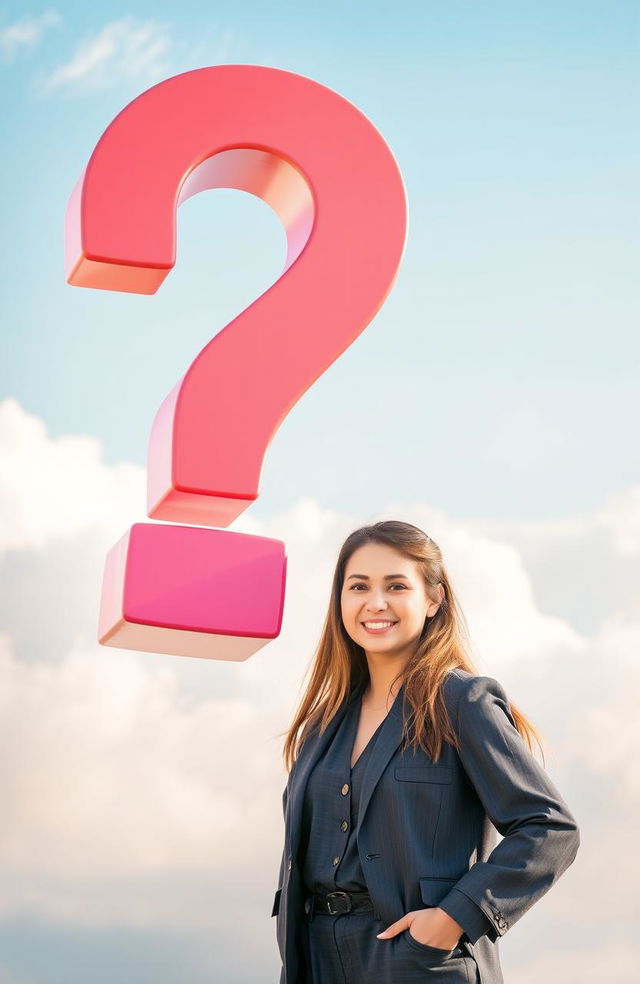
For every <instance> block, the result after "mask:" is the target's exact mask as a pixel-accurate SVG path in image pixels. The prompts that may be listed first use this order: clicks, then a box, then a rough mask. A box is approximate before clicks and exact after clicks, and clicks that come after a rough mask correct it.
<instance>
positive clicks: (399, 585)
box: [349, 581, 407, 591]
mask: <svg viewBox="0 0 640 984" xmlns="http://www.w3.org/2000/svg"><path fill="white" fill-rule="evenodd" d="M389 587H390V588H402V589H403V591H406V590H407V588H406V585H405V584H400V582H399V581H398V582H397V583H396V584H390V585H389ZM356 588H366V584H354V585H352V587H351V588H350V589H349V590H350V591H355V589H356Z"/></svg>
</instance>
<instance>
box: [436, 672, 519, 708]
mask: <svg viewBox="0 0 640 984" xmlns="http://www.w3.org/2000/svg"><path fill="white" fill-rule="evenodd" d="M442 692H443V695H444V698H445V701H446V703H447V706H448V707H450V708H451V710H455V709H456V708H457V707H458V706H459V705H460V704H461V703H463V704H468V703H475V702H477V701H479V700H480V701H481V700H482V699H483V698H486V697H490V698H493V697H498V698H500V699H501V700H503V701H506V700H507V695H506V693H505V690H504V687H503V686H502V684H501V683H500V682H499V680H496V678H495V677H492V676H486V675H484V674H480V673H471V672H470V671H469V670H465V669H463V668H462V667H461V666H455V667H453V668H452V669H450V670H449V672H448V674H447V676H446V677H445V680H444V683H443V684H442Z"/></svg>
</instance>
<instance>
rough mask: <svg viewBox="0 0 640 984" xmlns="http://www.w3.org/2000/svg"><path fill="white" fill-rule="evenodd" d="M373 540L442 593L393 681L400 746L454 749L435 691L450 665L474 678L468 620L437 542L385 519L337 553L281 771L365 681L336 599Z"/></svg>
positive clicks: (432, 751)
mask: <svg viewBox="0 0 640 984" xmlns="http://www.w3.org/2000/svg"><path fill="white" fill-rule="evenodd" d="M371 542H373V543H381V544H385V545H387V546H390V547H393V548H394V549H395V550H397V551H398V552H399V553H401V554H403V555H404V556H405V557H408V558H409V559H411V560H413V561H415V562H416V565H417V569H418V571H419V573H421V574H422V577H423V578H424V585H425V590H426V592H427V595H428V597H429V598H431V600H432V601H437V600H438V596H437V593H436V590H435V589H436V587H437V585H438V583H440V584H441V585H442V588H443V591H444V598H443V600H442V602H441V603H440V606H439V608H438V610H437V612H436V613H435V615H433V616H432V617H431V618H426V619H425V623H424V628H423V631H422V635H421V636H420V641H419V643H418V646H417V648H416V651H415V653H414V654H413V656H412V657H411V658H410V659H409V661H408V663H407V664H406V666H405V667H404V668H403V670H402V671H401V673H399V674H398V675H397V676H396V677H395V679H394V682H395V680H397V679H398V678H399V677H400V676H403V675H404V677H405V686H404V692H405V697H406V700H407V701H408V704H409V707H410V714H409V718H408V720H407V721H406V722H405V727H404V729H403V747H405V748H406V747H407V745H408V744H409V743H411V744H412V745H414V746H416V745H418V744H419V745H420V746H421V747H422V748H423V749H424V750H425V752H426V753H427V754H428V755H429V756H430V757H431V758H432V759H433V760H434V761H435V762H437V761H438V759H439V757H440V753H441V750H442V743H443V741H448V742H449V743H450V744H452V745H453V746H454V747H455V748H456V749H459V748H460V743H459V740H458V736H457V735H456V734H455V733H454V730H453V727H452V725H451V722H450V720H449V715H448V714H447V710H446V706H445V702H444V698H443V695H442V693H441V689H442V684H443V682H444V679H445V677H446V676H447V673H448V672H449V671H450V670H451V669H453V668H455V667H459V668H461V669H463V670H466V671H467V672H469V673H472V674H474V675H478V671H477V670H476V668H475V667H474V666H473V664H472V662H471V660H470V658H469V656H468V650H467V648H466V647H465V643H467V644H468V641H469V633H468V630H467V625H466V621H465V618H464V615H463V613H462V610H461V608H460V605H459V604H458V601H457V599H456V596H455V593H454V591H453V588H452V586H451V582H450V580H449V576H448V574H447V571H446V569H445V566H444V563H443V560H442V553H441V551H440V548H439V546H438V544H437V543H436V542H435V541H434V540H432V539H431V537H430V536H427V534H426V533H424V532H423V531H422V530H421V529H419V528H418V527H417V526H412V525H411V524H410V523H403V522H399V521H396V520H385V521H382V522H379V523H374V524H373V525H371V526H362V527H360V528H359V529H357V530H354V531H353V533H350V534H349V536H348V537H347V539H346V540H345V542H344V544H343V545H342V548H341V550H340V553H339V555H338V560H337V563H336V568H335V572H334V575H333V584H332V587H331V599H330V603H329V610H328V612H327V615H326V617H325V621H324V625H323V628H322V633H321V636H320V641H319V643H318V646H317V648H316V652H315V656H314V659H313V661H312V664H311V667H310V670H311V674H310V679H309V682H308V684H307V688H306V691H305V693H304V696H303V698H302V700H301V701H300V704H299V706H298V710H297V711H296V713H295V716H294V719H293V722H292V724H291V727H290V728H289V729H288V731H286V732H281V733H280V734H281V735H282V734H286V738H285V742H284V746H283V758H284V762H285V768H286V770H287V772H288V771H289V770H290V769H291V768H292V767H293V765H294V763H295V760H296V759H297V757H298V755H299V753H300V749H301V748H302V746H303V744H304V742H305V740H306V738H307V737H308V735H309V732H310V731H311V730H312V729H313V728H314V727H315V726H316V725H317V724H318V723H319V724H320V728H319V731H320V733H321V734H322V732H323V731H324V730H325V728H326V727H327V725H328V724H329V722H330V721H331V719H332V717H333V716H334V714H335V713H336V711H337V710H338V709H339V707H340V705H341V704H342V702H343V701H344V700H345V698H346V697H347V696H348V695H349V693H350V692H351V690H352V689H353V688H354V687H356V686H357V685H358V684H359V683H360V682H362V681H363V680H364V679H365V678H368V676H369V670H368V666H367V660H366V656H365V652H364V649H363V648H362V647H361V646H359V645H358V644H357V643H355V642H354V641H353V639H352V638H351V636H350V635H349V634H348V633H347V631H346V629H345V627H344V623H343V621H342V606H341V596H342V586H343V583H344V573H345V569H346V566H347V562H348V560H349V558H350V557H351V554H352V553H354V551H355V550H357V549H358V547H361V546H362V545H363V544H365V543H371ZM509 709H510V711H511V714H512V715H513V719H514V721H515V724H516V727H517V730H518V732H519V734H520V735H521V737H522V738H523V739H524V740H525V741H526V743H527V745H528V747H529V750H530V751H533V739H534V738H535V740H536V742H537V743H538V745H539V747H540V750H541V751H542V757H543V760H544V750H543V749H542V743H541V740H540V734H539V732H538V730H537V729H536V728H535V727H534V725H533V724H532V723H531V722H530V721H529V720H528V718H526V717H525V715H524V714H523V713H522V711H520V710H518V708H517V707H516V706H515V705H514V704H513V703H512V702H511V701H509ZM301 729H302V730H301ZM410 733H411V737H410Z"/></svg>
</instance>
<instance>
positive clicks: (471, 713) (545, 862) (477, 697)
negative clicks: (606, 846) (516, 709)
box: [438, 676, 580, 943]
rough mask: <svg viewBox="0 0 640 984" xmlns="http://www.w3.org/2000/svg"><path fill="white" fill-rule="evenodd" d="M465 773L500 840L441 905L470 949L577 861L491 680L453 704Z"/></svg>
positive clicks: (481, 680) (474, 680) (562, 817)
mask: <svg viewBox="0 0 640 984" xmlns="http://www.w3.org/2000/svg"><path fill="white" fill-rule="evenodd" d="M455 716H456V727H457V734H458V736H459V738H460V750H459V755H460V759H461V761H462V765H463V768H464V770H465V772H466V774H467V776H468V778H469V780H470V782H471V784H472V785H473V787H474V788H475V791H476V793H477V795H478V797H479V799H480V801H481V802H482V805H483V807H484V809H485V812H486V814H487V816H488V817H489V819H490V820H491V822H492V824H493V825H494V826H495V827H496V829H497V830H498V831H499V833H500V834H501V835H502V837H503V840H501V841H500V843H499V844H497V845H496V847H495V848H494V849H493V851H492V852H491V854H490V855H489V857H488V858H487V860H486V861H476V862H475V864H473V865H472V866H471V867H470V868H469V870H468V871H467V872H465V874H464V875H463V876H462V877H461V878H460V879H459V880H458V881H457V882H456V883H455V885H454V886H453V888H452V889H451V890H450V892H449V893H448V894H447V895H446V896H445V897H444V898H443V900H442V901H441V902H439V903H438V905H439V908H441V909H444V911H445V912H447V913H448V914H449V915H450V916H451V917H452V918H453V919H455V920H456V922H457V923H459V924H460V925H461V926H462V927H463V929H464V931H465V933H466V935H467V937H468V938H469V940H470V941H471V943H475V942H476V941H477V940H478V939H479V937H480V936H482V935H483V934H484V933H486V934H487V936H488V937H489V939H490V940H492V942H495V940H496V939H497V938H498V936H504V934H505V933H506V932H507V930H508V929H509V928H510V927H511V926H513V925H514V923H516V922H517V921H518V919H520V918H521V917H522V916H523V915H524V914H525V912H526V911H527V910H528V909H529V908H531V906H532V905H534V903H535V902H537V901H538V900H539V899H540V898H541V897H542V896H543V895H544V894H545V892H548V890H549V889H550V888H551V886H552V885H553V883H554V882H555V881H557V879H558V878H559V877H560V875H562V873H563V872H564V871H565V870H566V869H567V868H568V867H569V865H570V864H571V863H572V862H573V860H574V859H575V856H576V854H577V852H578V847H579V845H580V832H579V828H578V825H577V823H576V821H575V818H574V817H573V816H572V814H571V813H570V811H569V808H568V807H567V805H566V803H565V802H564V801H563V799H562V797H561V796H560V793H559V792H558V790H557V789H556V787H555V786H554V785H553V783H552V782H551V780H550V779H549V777H548V775H547V774H546V772H545V771H544V769H543V768H542V766H541V765H539V763H538V761H537V759H536V758H535V757H534V756H533V754H532V753H531V752H530V751H529V748H528V747H527V745H526V744H525V742H524V740H523V739H522V737H521V735H520V733H519V731H518V730H517V728H516V725H515V720H514V718H513V716H512V714H511V710H510V708H509V702H508V699H507V695H506V693H505V691H504V689H503V688H502V686H501V685H500V684H499V683H498V681H497V680H494V679H493V678H492V677H487V676H474V677H471V678H470V679H469V680H468V681H466V684H465V687H464V689H463V690H462V692H461V694H460V697H459V700H458V702H457V711H456V715H455Z"/></svg>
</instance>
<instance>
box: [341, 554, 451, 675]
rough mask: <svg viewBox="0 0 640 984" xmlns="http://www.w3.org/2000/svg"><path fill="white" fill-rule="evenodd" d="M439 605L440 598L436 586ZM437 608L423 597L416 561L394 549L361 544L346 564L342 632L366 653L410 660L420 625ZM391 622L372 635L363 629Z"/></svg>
mask: <svg viewBox="0 0 640 984" xmlns="http://www.w3.org/2000/svg"><path fill="white" fill-rule="evenodd" d="M438 594H439V597H440V599H442V598H443V597H444V591H443V589H442V586H441V585H439V586H438ZM439 604H440V602H439V601H431V599H430V598H429V597H428V595H427V593H426V590H425V586H424V580H423V578H422V576H421V574H420V573H419V572H418V569H417V564H416V562H415V561H413V560H411V559H410V558H408V557H404V556H403V555H402V554H401V553H398V551H397V550H394V548H393V547H389V546H387V545H386V544H381V543H365V544H364V545H363V546H361V547H358V549H357V550H355V551H354V552H353V553H352V554H351V557H350V558H349V560H348V561H347V566H346V569H345V577H344V584H343V587H342V595H341V607H342V621H343V623H344V627H345V629H346V630H347V632H348V633H349V635H350V636H351V638H352V639H353V641H354V642H356V643H357V644H358V645H359V646H362V648H363V649H364V650H365V651H366V652H367V653H372V654H373V653H384V654H387V655H389V656H394V657H402V658H405V657H406V658H407V659H408V658H409V657H410V656H411V655H412V654H413V652H414V651H415V648H416V646H417V644H418V641H419V639H420V636H421V634H422V630H423V628H424V620H425V618H426V617H427V616H429V617H430V616H432V615H434V614H435V612H436V611H437V610H438V607H439ZM381 621H382V622H383V623H385V622H392V623H393V624H392V625H391V627H390V628H386V629H379V630H377V631H376V630H375V628H374V627H373V626H371V625H370V626H369V628H367V626H366V625H365V624H364V623H371V622H381Z"/></svg>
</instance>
